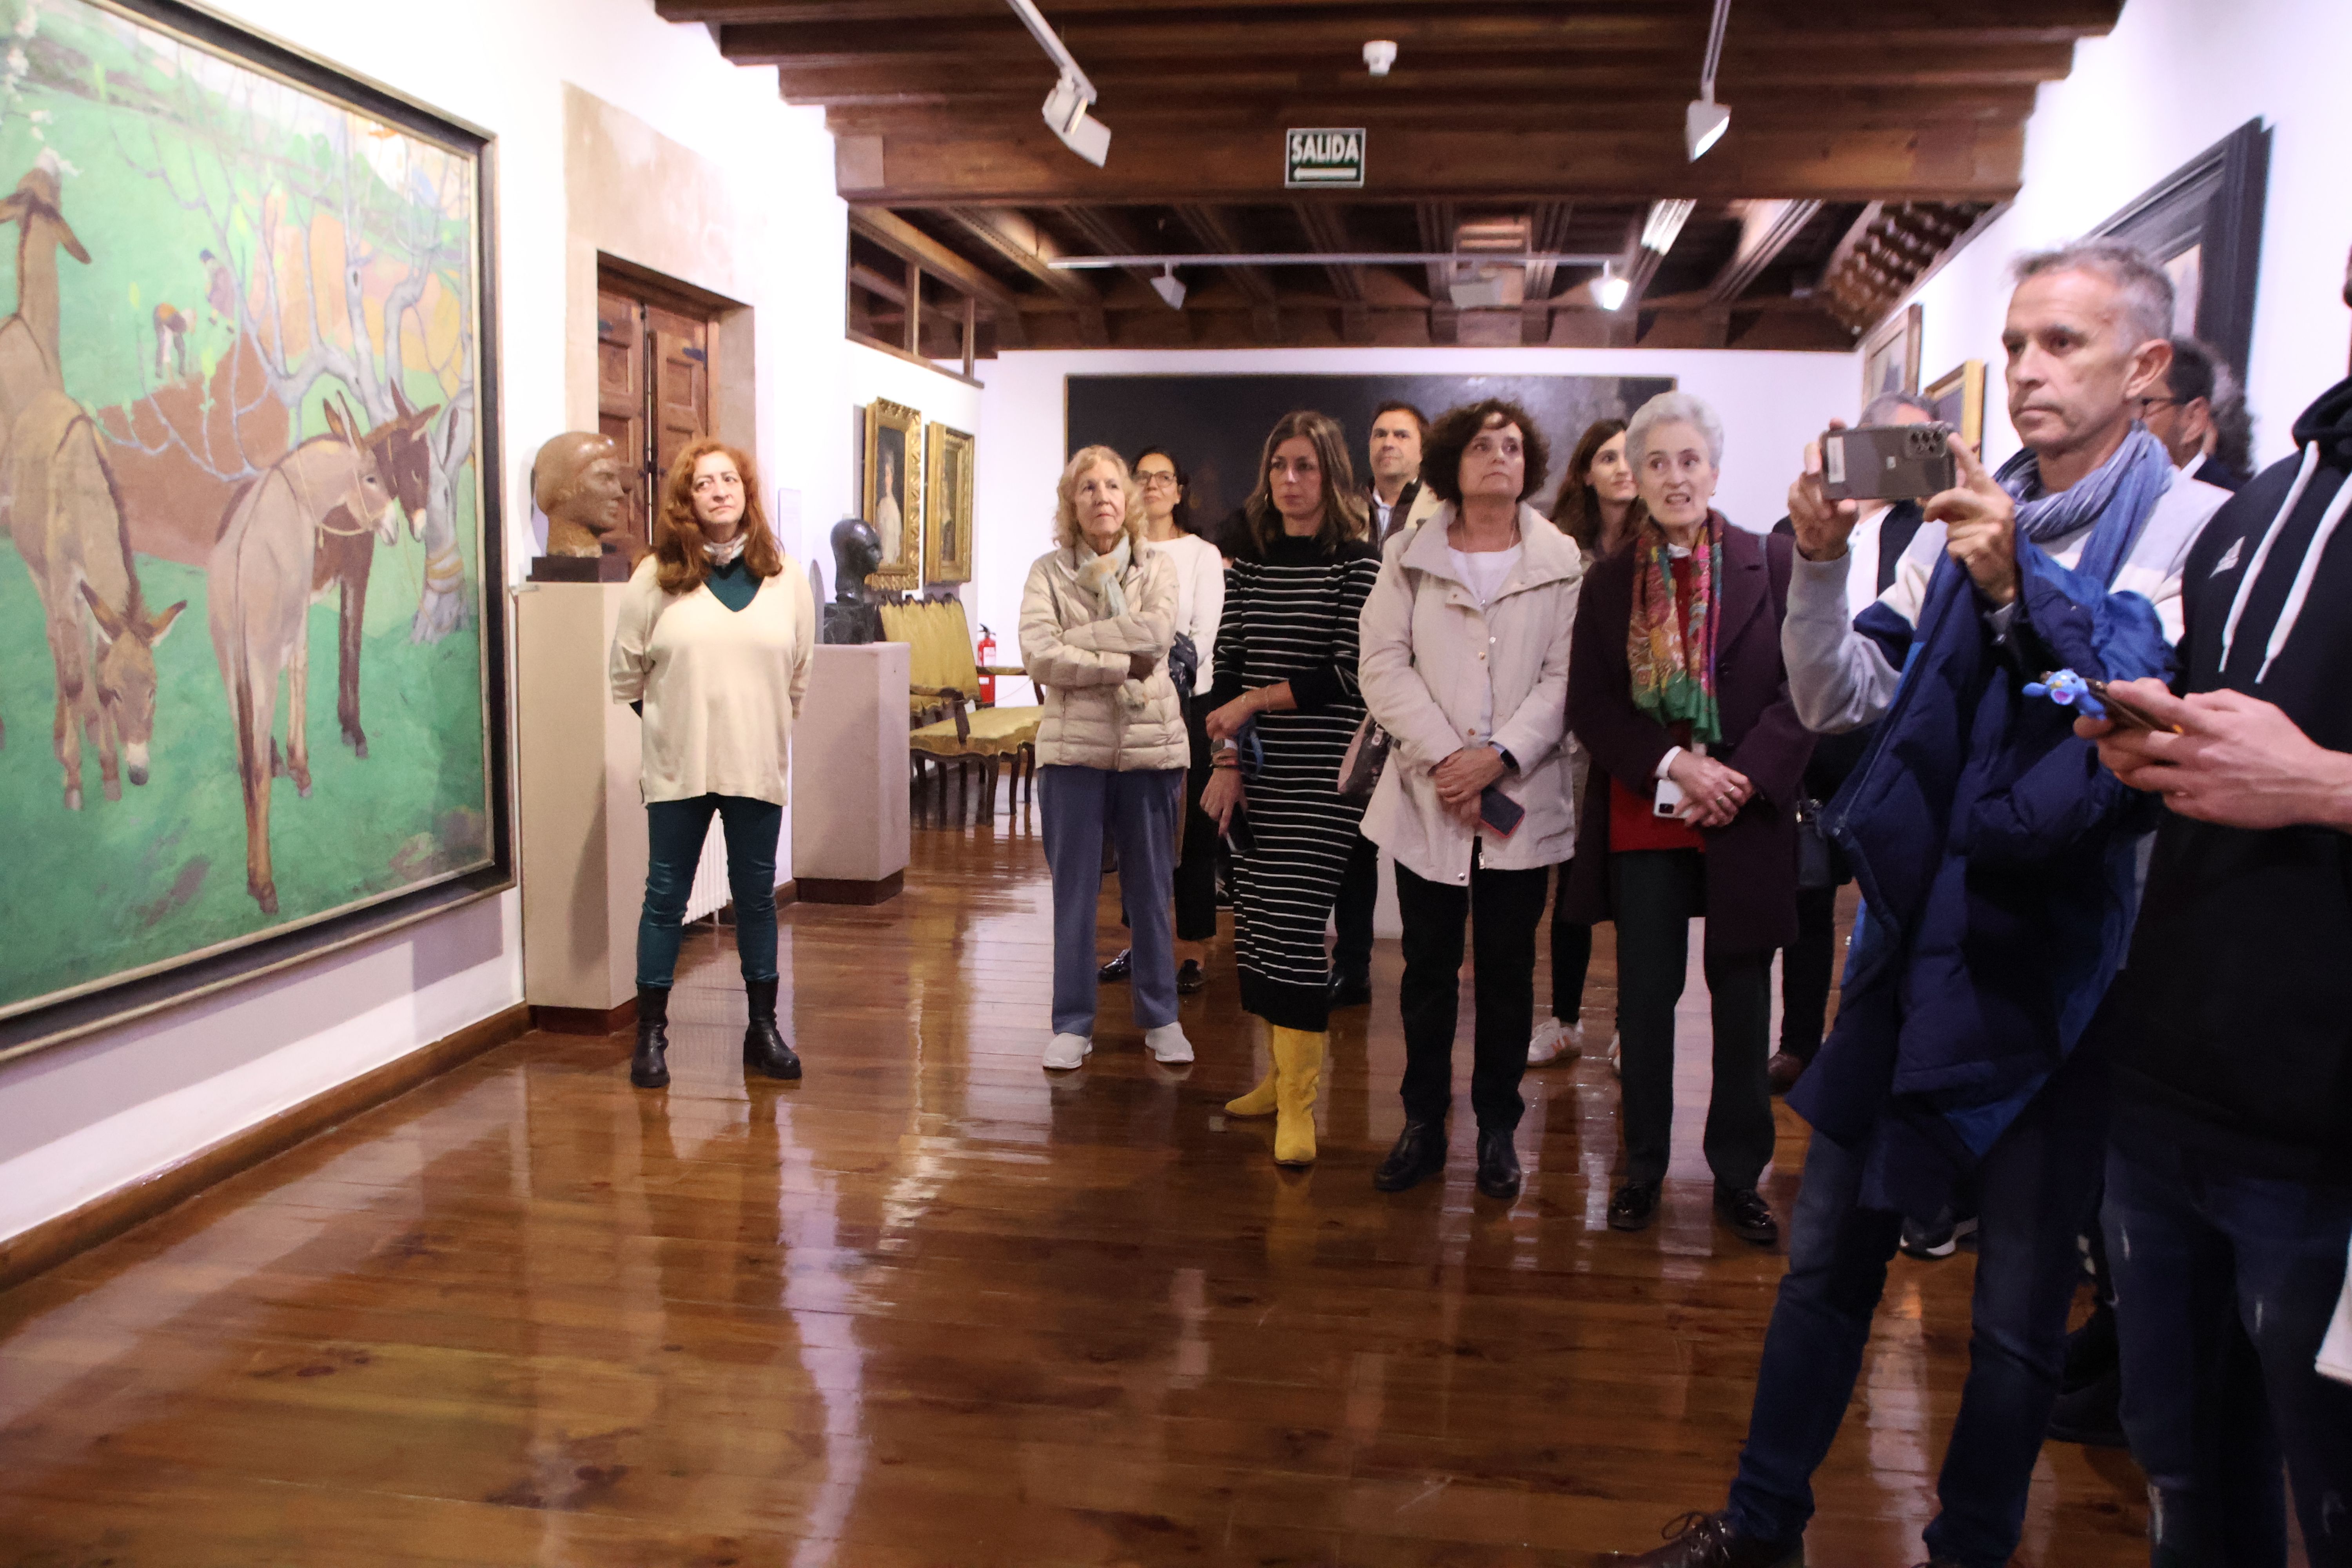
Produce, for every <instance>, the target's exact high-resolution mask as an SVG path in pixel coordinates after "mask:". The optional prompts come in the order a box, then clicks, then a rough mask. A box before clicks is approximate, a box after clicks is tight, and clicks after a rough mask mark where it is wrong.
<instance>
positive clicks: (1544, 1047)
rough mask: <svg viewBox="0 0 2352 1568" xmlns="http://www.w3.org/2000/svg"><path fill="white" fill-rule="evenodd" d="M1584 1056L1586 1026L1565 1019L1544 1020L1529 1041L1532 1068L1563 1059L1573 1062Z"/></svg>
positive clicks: (1529, 1060) (1530, 1065)
mask: <svg viewBox="0 0 2352 1568" xmlns="http://www.w3.org/2000/svg"><path fill="white" fill-rule="evenodd" d="M1583 1054H1584V1026H1583V1025H1581V1024H1570V1023H1569V1022H1567V1021H1565V1020H1564V1019H1559V1018H1546V1019H1544V1020H1543V1021H1542V1022H1541V1023H1539V1024H1538V1025H1537V1026H1536V1032H1535V1033H1534V1034H1533V1035H1532V1036H1530V1037H1528V1066H1529V1067H1531V1068H1539V1067H1546V1066H1549V1064H1551V1063H1553V1062H1556V1061H1559V1060H1560V1059H1562V1058H1567V1059H1570V1060H1573V1059H1575V1058H1578V1057H1580V1056H1582V1055H1583Z"/></svg>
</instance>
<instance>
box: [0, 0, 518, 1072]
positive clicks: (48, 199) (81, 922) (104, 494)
mask: <svg viewBox="0 0 2352 1568" xmlns="http://www.w3.org/2000/svg"><path fill="white" fill-rule="evenodd" d="M341 84H343V79H341V78H339V77H337V76H336V75H335V74H334V73H333V72H331V71H330V70H328V69H326V68H322V67H319V66H317V65H316V64H315V63H314V62H308V61H301V60H297V59H295V58H293V57H290V56H286V55H284V54H282V53H280V52H279V51H278V50H277V49H275V48H274V47H272V46H268V45H267V44H264V43H262V42H260V41H258V40H253V39H248V38H246V37H243V36H242V35H239V34H236V33H235V32H233V31H232V30H230V29H228V28H227V27H226V25H224V24H222V23H220V22H218V21H217V20H215V19H212V18H209V17H205V16H200V15H198V14H195V13H192V12H184V11H181V10H180V9H179V8H178V7H176V6H172V5H162V4H141V5H133V6H116V5H103V4H93V3H89V0H0V508H5V524H0V538H5V540H6V541H7V542H8V544H7V546H6V547H0V821H5V823H6V825H7V827H8V832H7V834H6V836H5V844H0V909H5V911H6V915H5V921H6V929H7V938H6V940H5V942H0V1020H5V1019H7V1018H9V1017H11V1016H19V1015H26V1014H30V1013H33V1012H36V1011H37V1010H40V1009H43V1008H45V1007H52V1008H53V1007H54V1006H55V1005H57V1004H58V1003H59V1002H60V1001H61V1000H64V999H68V998H74V997H77V996H81V995H88V994H95V993H98V992H100V991H103V990H104V989H105V988H108V987H110V986H120V985H122V984H125V983H126V982H129V981H131V980H134V979H139V978H141V977H149V976H153V975H156V974H159V973H167V972H169V971H171V970H173V968H174V967H176V966H183V965H187V964H190V963H192V962H193V961H197V960H203V959H206V958H209V957H214V956H217V955H219V954H222V953H224V952H231V951H234V950H236V948H238V947H239V946H241V945H245V944H251V943H255V942H263V941H267V940H268V939H270V938H272V937H273V936H277V935H282V934H283V933H285V932H288V931H291V930H295V929H299V928H306V927H315V926H320V925H323V924H328V923H331V921H333V920H334V919H335V918H336V917H339V916H342V915H346V914H349V913H352V912H353V911H357V910H364V909H367V908H369V907H371V906H373V905H376V904H380V903H382V902H383V901H385V900H394V899H397V898H398V897H400V896H401V895H403V894H405V893H410V892H413V891H415V890H416V889H421V888H426V887H431V886H435V885H437V884H443V883H446V882H448V881H449V880H451V879H457V878H462V877H464V876H465V875H467V873H470V872H475V871H477V870H478V869H479V868H484V867H488V866H492V865H494V864H497V865H503V864H504V862H505V855H504V851H503V848H502V842H503V832H504V813H503V811H502V810H501V809H500V808H499V804H498V799H497V797H498V795H499V792H500V790H501V789H502V787H503V778H504V773H503V767H502V765H501V763H500V759H499V754H498V752H499V746H501V745H502V744H503V742H502V739H501V737H502V734H503V723H502V719H501V715H500V714H499V703H500V702H501V701H502V700H503V699H502V693H503V683H502V681H500V680H499V679H498V677H497V671H496V664H497V661H498V659H499V658H500V657H501V655H500V651H499V650H500V647H501V644H500V642H499V637H498V632H497V627H496V626H495V624H494V623H495V622H496V620H497V616H498V601H497V600H496V599H495V598H493V599H492V600H491V601H490V602H489V604H488V612H489V613H488V615H486V614H485V608H486V606H485V602H484V597H483V595H484V584H485V582H486V580H487V581H488V582H490V583H492V584H495V583H496V582H497V581H498V580H499V579H498V577H497V575H496V574H495V538H496V533H495V527H494V525H493V521H492V520H491V519H490V518H488V516H487V515H486V506H487V502H486V498H485V496H484V494H483V487H482V483H481V475H482V472H483V468H484V463H485V460H486V457H487V456H488V455H487V454H486V453H485V452H484V450H483V447H484V446H485V441H484V439H483V433H484V424H483V420H482V417H481V408H482V406H483V405H484V400H485V398H486V395H487V393H488V388H487V387H486V385H485V384H484V381H483V373H484V371H485V366H484V365H483V364H482V363H481V356H482V353H483V350H482V340H483V336H484V331H483V322H482V321H481V314H480V311H481V305H482V287H483V283H482V278H481V271H482V269H483V267H484V255H485V252H484V247H483V245H482V234H481V229H482V212H483V210H484V209H483V206H482V205H481V196H482V192H481V189H480V184H481V181H482V178H483V175H484V169H483V166H482V153H481V142H480V140H479V139H478V137H474V136H472V135H471V134H470V133H467V134H464V135H458V134H455V133H454V132H455V128H452V132H453V134H451V135H450V136H448V137H446V138H445V137H442V136H439V135H437V134H436V133H434V132H433V130H432V127H434V126H436V125H438V124H440V123H441V122H439V121H436V120H434V119H433V118H432V117H430V116H428V115H425V113H424V112H423V111H421V110H409V109H407V108H406V107H405V106H401V105H397V104H394V103H393V102H392V101H391V100H386V99H384V98H383V97H382V96H381V95H380V94H378V93H377V92H376V91H375V90H374V89H365V88H362V87H361V86H360V84H357V83H350V84H348V88H349V90H348V91H346V90H339V87H340V86H341ZM11 251H13V262H11V261H10V259H9V254H10V252H11ZM492 406H494V405H492ZM486 545H488V546H489V547H490V548H491V550H492V558H491V559H490V560H488V561H486V560H485V548H486ZM154 989H155V988H154V987H153V986H152V985H151V986H149V987H148V990H149V992H150V993H151V994H152V992H153V991H154ZM8 1043H9V1042H8V1040H7V1039H6V1038H5V1037H0V1047H5V1046H6V1045H7V1044H8Z"/></svg>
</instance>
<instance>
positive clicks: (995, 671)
mask: <svg viewBox="0 0 2352 1568" xmlns="http://www.w3.org/2000/svg"><path fill="white" fill-rule="evenodd" d="M882 636H883V638H884V640H886V641H888V642H902V643H905V644H907V645H908V653H909V658H908V691H907V709H908V722H909V723H910V725H911V726H912V728H911V729H910V730H909V731H908V736H907V745H908V755H909V759H910V762H911V764H912V766H913V768H914V777H913V780H912V781H911V782H912V783H913V784H915V785H917V786H919V785H921V784H924V783H925V782H927V775H928V776H929V778H933V779H935V780H936V782H937V784H938V786H939V798H940V807H941V810H942V812H944V810H945V808H946V805H947V777H946V774H947V770H948V769H949V768H950V767H953V768H954V769H955V773H956V794H957V805H958V808H959V812H961V806H962V799H963V787H964V781H965V777H966V774H967V772H968V771H969V770H971V769H973V768H975V767H976V768H977V769H978V770H979V775H980V776H979V780H978V783H979V784H980V786H981V809H982V811H984V812H987V813H989V814H993V813H994V812H995V810H996V775H997V773H998V771H999V767H1000V759H1003V758H1010V759H1011V760H1012V767H1013V792H1014V793H1013V800H1014V804H1015V805H1018V804H1019V802H1020V798H1021V796H1020V789H1021V781H1022V778H1023V775H1024V773H1025V774H1026V775H1027V777H1028V780H1029V798H1030V799H1031V800H1032V801H1033V802H1034V800H1035V798H1036V793H1037V726H1038V724H1039V722H1040V721H1042V720H1043V719H1044V718H1045V709H1044V708H1042V707H1035V706H1031V707H1022V708H996V707H982V705H981V696H980V678H981V675H982V670H981V669H980V668H979V666H978V665H976V664H975V663H974V662H973V660H972V655H971V624H970V623H969V622H967V621H966V620H965V619H964V614H963V604H962V602H961V600H957V599H932V600H924V601H920V602H917V603H913V604H901V605H883V606H882ZM986 673H987V674H989V675H992V676H997V677H1017V676H1021V675H1023V674H1024V673H1025V672H1024V670H1023V669H1022V668H1021V667H1020V666H1019V665H991V666H989V667H988V669H987V671H986Z"/></svg>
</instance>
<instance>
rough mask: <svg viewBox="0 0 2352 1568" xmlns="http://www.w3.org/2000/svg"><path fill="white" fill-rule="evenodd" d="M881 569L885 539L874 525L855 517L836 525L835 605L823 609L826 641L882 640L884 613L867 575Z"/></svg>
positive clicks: (863, 641)
mask: <svg viewBox="0 0 2352 1568" xmlns="http://www.w3.org/2000/svg"><path fill="white" fill-rule="evenodd" d="M881 565H882V536H881V535H880V534H878V533H877V532H875V531H874V525H873V524H872V523H870V522H867V521H864V520H863V519H860V518H855V517H852V518H845V519H843V520H842V521H839V522H836V523H835V524H834V525H833V603H831V604H829V605H826V606H825V607H824V640H825V641H827V642H830V643H866V642H879V641H881V640H882V612H881V611H880V610H879V609H877V608H876V607H875V596H874V590H873V589H871V588H869V587H867V586H866V574H867V573H869V572H874V571H877V570H879V569H880V567H881Z"/></svg>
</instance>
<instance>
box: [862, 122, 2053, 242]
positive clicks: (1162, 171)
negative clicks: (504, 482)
mask: <svg viewBox="0 0 2352 1568" xmlns="http://www.w3.org/2000/svg"><path fill="white" fill-rule="evenodd" d="M1735 124H1736V122H1735ZM1113 130H1114V134H1113V140H1112V142H1111V150H1110V159H1109V163H1108V166H1107V167H1104V168H1100V169H1097V168H1096V167H1094V166H1093V165H1092V164H1090V163H1086V162H1084V161H1083V160H1081V159H1079V158H1077V157H1076V156H1074V155H1073V154H1072V153H1070V152H1069V150H1068V149H1067V148H1066V147H1064V146H1063V145H1062V144H1061V143H1060V142H1058V141H1057V140H1055V137H1054V135H1053V133H1052V132H1050V131H1049V130H1047V129H1046V128H1045V126H1044V125H1043V124H1031V125H1026V126H1020V127H1014V126H1007V127H1004V128H1003V129H1002V130H1000V131H999V132H996V133H995V134H993V135H982V134H979V133H978V132H977V131H976V130H966V131H964V132H961V133H954V132H938V131H929V130H927V131H926V132H924V133H921V134H910V133H907V132H889V131H886V132H881V133H880V134H879V135H878V137H877V140H878V141H879V142H881V144H882V145H881V149H880V151H881V153H882V159H881V167H882V169H883V171H884V173H883V184H881V185H880V186H878V187H860V188H859V189H857V190H856V191H855V192H845V195H852V196H853V197H854V199H856V201H858V202H859V203H861V204H863V205H881V206H892V207H899V208H906V207H958V208H971V207H1027V206H1034V207H1051V206H1064V205H1084V204H1089V203H1103V202H1108V203H1114V204H1117V203H1131V202H1158V203H1166V204H1170V205H1190V206H1202V205H1221V204H1227V203H1235V202H1263V201H1268V200H1281V199H1284V197H1283V195H1282V194H1281V188H1280V186H1279V184H1278V183H1277V181H1278V179H1279V174H1280V168H1281V164H1280V153H1281V142H1280V132H1279V131H1278V130H1263V129H1262V130H1255V131H1244V132H1236V131H1231V130H1223V129H1217V128H1200V129H1196V130H1194V131H1192V132H1182V131H1176V130H1161V129H1159V128H1156V127H1150V126H1139V127H1131V128H1129V129H1128V130H1124V131H1121V130H1118V128H1117V125H1116V122H1115V121H1114V122H1113ZM2023 153H2024V132H2023V128H2022V127H2021V126H1982V125H1950V126H1928V127H1923V128H1918V129H1912V130H1896V129H1890V130H1885V131H1873V132H1854V133H1852V134H1848V135H1843V136H1828V135H1824V134H1822V132H1819V131H1817V130H1816V131H1791V132H1780V131H1775V130H1771V129H1769V128H1748V127H1739V128H1736V129H1735V130H1734V132H1733V133H1732V134H1731V135H1730V136H1728V137H1727V138H1725V139H1724V141H1723V142H1722V143H1721V144H1720V145H1719V146H1717V148H1716V149H1715V151H1714V152H1712V153H1709V154H1708V155H1707V156H1706V157H1705V158H1703V159H1701V160H1699V161H1698V162H1697V163H1692V162H1691V161H1690V159H1689V157H1688V156H1687V155H1686V153H1685V151H1684V147H1683V139H1682V132H1681V127H1680V126H1679V125H1678V124H1677V125H1675V127H1673V128H1671V129H1664V128H1661V129H1656V130H1652V129H1636V128H1622V129H1619V130H1615V131H1607V132H1563V131H1549V132H1548V131H1543V130H1537V129H1528V128H1508V129H1484V128H1479V129H1458V130H1446V129H1435V128H1431V129H1399V130H1395V131H1391V132H1387V133H1385V134H1382V135H1381V136H1378V137H1375V138H1373V139H1372V140H1371V142H1370V145H1369V147H1368V149H1367V157H1366V184H1365V188H1364V190H1363V191H1362V193H1361V194H1360V195H1358V196H1357V197H1356V198H1355V199H1358V200H1365V201H1382V200H1386V201H1420V200H1437V199H1451V200H1455V201H1494V202H1505V201H1510V202H1517V201H1529V200H1544V199H1552V200H1558V199H1562V198H1567V197H1576V198H1580V199H1590V198H1604V199H1605V198H1612V197H1615V198H1623V199H1633V200H1647V199H1650V198H1653V197H1656V196H1661V195H1683V196H1691V197H1695V198H1698V199H1701V200H1708V201H1736V200H1749V199H1761V198H1767V197H1779V198H1782V199H1789V200H1813V201H1872V200H1879V199H1890V200H1921V201H1969V200H1973V201H2002V200H2007V199H2008V198H2009V197H2011V195H2014V194H2015V193H2016V190H2017V185H2018V182H2019V177H2020V166H2021V162H2022V159H2023ZM1204 248H1205V247H1204Z"/></svg>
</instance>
